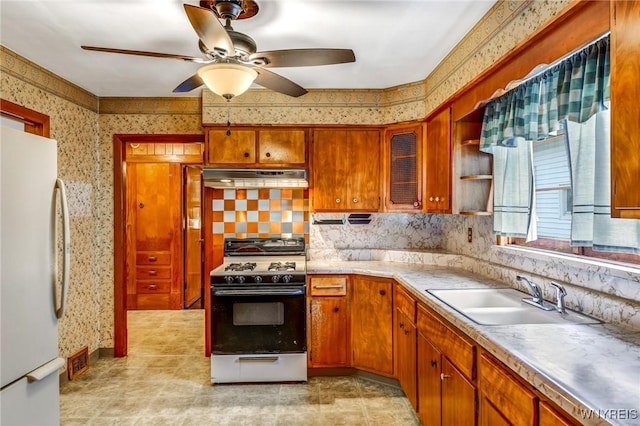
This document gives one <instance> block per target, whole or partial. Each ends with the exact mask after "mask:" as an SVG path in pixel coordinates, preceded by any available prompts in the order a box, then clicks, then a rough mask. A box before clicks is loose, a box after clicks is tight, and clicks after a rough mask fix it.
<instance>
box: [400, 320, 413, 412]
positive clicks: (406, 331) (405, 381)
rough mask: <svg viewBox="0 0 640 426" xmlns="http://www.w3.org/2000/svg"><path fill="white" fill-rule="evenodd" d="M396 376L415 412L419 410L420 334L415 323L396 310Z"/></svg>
mask: <svg viewBox="0 0 640 426" xmlns="http://www.w3.org/2000/svg"><path fill="white" fill-rule="evenodd" d="M395 327H396V347H397V349H396V357H397V358H398V359H397V361H396V365H397V371H396V376H397V378H398V382H399V383H400V387H401V388H402V390H403V391H404V393H405V395H406V396H407V399H408V400H409V402H410V403H411V406H412V407H413V409H414V410H416V411H417V410H418V386H417V374H416V339H417V337H418V332H417V329H416V325H415V324H414V322H413V321H412V320H411V319H409V317H407V316H406V315H405V314H404V313H403V312H402V311H401V310H399V309H396V322H395Z"/></svg>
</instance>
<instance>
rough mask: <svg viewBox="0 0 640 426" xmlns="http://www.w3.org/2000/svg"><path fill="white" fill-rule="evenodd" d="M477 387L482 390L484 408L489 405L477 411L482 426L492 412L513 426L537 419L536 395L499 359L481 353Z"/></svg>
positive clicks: (532, 422) (485, 423) (526, 423)
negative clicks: (485, 410) (486, 409)
mask: <svg viewBox="0 0 640 426" xmlns="http://www.w3.org/2000/svg"><path fill="white" fill-rule="evenodd" d="M478 364H479V365H478V387H479V389H480V392H481V393H482V397H483V399H486V400H487V401H485V402H484V403H483V407H485V406H487V405H488V406H491V407H493V408H490V409H488V410H489V411H488V412H486V413H485V412H483V411H481V412H480V417H481V418H482V419H483V420H482V422H481V423H482V424H483V425H490V424H492V423H491V422H490V420H487V418H489V419H491V418H494V417H495V413H494V412H493V411H497V412H498V413H500V415H501V416H502V417H503V418H505V419H507V420H508V422H509V424H513V425H533V424H534V421H535V418H536V407H537V405H538V398H537V397H536V396H535V394H534V393H533V392H531V391H530V390H529V389H527V388H525V387H524V386H523V385H521V384H520V382H518V380H516V379H515V378H514V377H513V376H512V374H511V373H510V372H509V371H508V370H507V369H506V368H505V367H503V366H501V365H500V364H499V361H496V360H494V359H493V358H492V357H491V356H490V355H488V354H486V353H483V354H482V356H481V357H480V360H479V363H478Z"/></svg>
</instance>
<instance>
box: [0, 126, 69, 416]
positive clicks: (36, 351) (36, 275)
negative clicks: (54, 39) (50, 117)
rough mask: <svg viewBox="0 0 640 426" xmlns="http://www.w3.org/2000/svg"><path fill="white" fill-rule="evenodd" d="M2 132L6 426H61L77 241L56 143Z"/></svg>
mask: <svg viewBox="0 0 640 426" xmlns="http://www.w3.org/2000/svg"><path fill="white" fill-rule="evenodd" d="M1 132H2V133H1V134H0V136H1V137H0V240H1V242H0V259H1V262H0V308H1V311H0V379H1V380H2V388H1V391H0V425H2V426H14V425H16V426H17V425H29V426H31V425H38V426H39V425H58V424H59V423H60V396H59V369H60V368H61V367H62V366H64V364H65V360H64V359H63V358H59V357H58V319H59V318H61V317H62V315H63V314H64V305H65V303H66V295H67V288H68V284H67V283H68V277H69V273H68V272H69V254H70V243H69V225H68V224H69V220H68V217H69V215H68V213H67V212H68V210H67V203H66V198H65V193H64V184H63V183H62V181H60V180H59V179H57V143H56V141H54V140H52V139H47V138H43V137H40V136H35V135H32V134H28V133H25V132H22V131H19V130H16V129H12V128H8V127H5V126H2V127H1ZM58 212H59V213H58ZM58 228H60V229H58ZM58 234H60V235H58ZM58 269H61V271H58ZM59 272H60V276H59Z"/></svg>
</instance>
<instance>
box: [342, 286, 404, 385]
mask: <svg viewBox="0 0 640 426" xmlns="http://www.w3.org/2000/svg"><path fill="white" fill-rule="evenodd" d="M350 286H351V305H350V310H351V353H352V358H351V365H352V367H355V368H359V369H361V370H366V371H370V372H372V373H376V374H380V375H383V376H389V377H391V376H393V324H392V323H393V299H392V281H391V280H390V279H387V278H373V277H364V276H359V275H355V276H352V277H351V283H350Z"/></svg>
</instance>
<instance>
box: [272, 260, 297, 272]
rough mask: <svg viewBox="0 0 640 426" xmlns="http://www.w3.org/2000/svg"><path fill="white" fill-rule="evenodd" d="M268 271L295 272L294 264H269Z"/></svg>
mask: <svg viewBox="0 0 640 426" xmlns="http://www.w3.org/2000/svg"><path fill="white" fill-rule="evenodd" d="M267 270H268V271H295V270H296V262H271V264H270V265H269V267H268V268H267Z"/></svg>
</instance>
